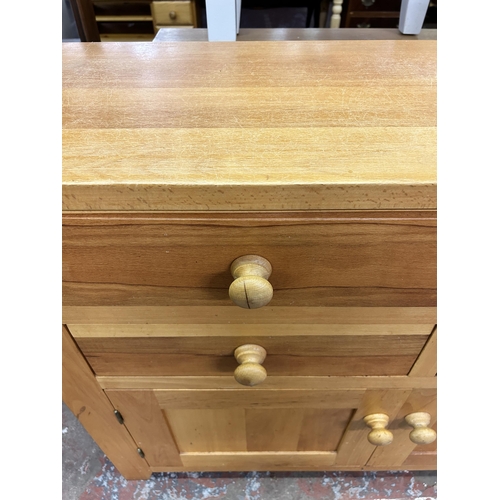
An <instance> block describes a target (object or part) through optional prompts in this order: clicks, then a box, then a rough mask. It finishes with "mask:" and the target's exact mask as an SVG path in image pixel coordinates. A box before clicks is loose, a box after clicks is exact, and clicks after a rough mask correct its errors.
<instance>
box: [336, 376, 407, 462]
mask: <svg viewBox="0 0 500 500" xmlns="http://www.w3.org/2000/svg"><path fill="white" fill-rule="evenodd" d="M404 378H405V379H406V380H408V377H404ZM393 379H394V377H388V378H387V379H386V380H387V382H391V381H392V382H393V383H394V380H393ZM413 380H416V379H413ZM388 387H390V388H388V389H383V388H382V387H381V385H379V386H378V387H374V388H371V389H370V390H367V391H366V392H365V394H364V396H363V398H362V401H361V404H360V405H358V406H357V407H356V408H357V409H356V412H355V413H354V415H353V417H352V419H351V421H350V422H349V425H348V427H347V432H345V433H344V435H343V437H342V440H341V442H340V445H339V447H338V456H337V464H338V465H341V466H346V467H348V466H353V465H356V464H360V463H362V464H366V463H368V461H369V459H370V456H371V455H372V454H373V453H374V451H375V450H379V449H383V450H386V451H387V454H388V455H389V456H390V454H391V452H392V448H393V446H394V443H393V444H392V445H391V446H375V445H373V444H372V443H370V442H369V441H368V439H367V436H368V434H369V432H368V427H367V426H366V423H365V421H364V417H365V416H366V415H371V414H375V413H383V414H385V415H388V416H389V419H390V420H391V421H392V420H393V419H394V418H395V417H396V416H397V415H398V412H399V411H400V409H401V407H402V406H403V404H404V403H405V401H406V400H407V399H408V396H409V395H410V394H411V387H412V386H411V385H410V386H407V387H408V388H407V389H404V388H403V387H402V386H400V388H396V387H397V386H395V385H392V386H391V385H389V384H388Z"/></svg>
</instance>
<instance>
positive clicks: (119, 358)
mask: <svg viewBox="0 0 500 500" xmlns="http://www.w3.org/2000/svg"><path fill="white" fill-rule="evenodd" d="M87 359H88V362H89V363H90V365H91V366H92V369H93V370H94V371H95V373H96V374H97V375H100V376H113V377H118V378H119V377H120V376H121V375H123V374H126V375H127V376H135V377H162V376H171V377H175V376H192V377H200V376H205V377H213V376H217V375H221V376H225V375H232V374H233V372H234V370H235V368H236V366H237V365H236V363H235V361H234V358H233V357H231V356H210V355H203V354H201V355H200V354H123V353H96V354H90V355H88V358H87ZM414 361H415V356H397V355H392V356H376V355H373V356H356V355H354V356H301V357H297V356H294V355H272V356H269V357H268V358H267V359H266V365H265V368H266V371H267V373H268V375H270V376H272V377H281V378H283V377H294V378H295V377H297V376H299V377H300V376H301V377H304V376H314V377H321V376H330V377H335V376H337V377H342V376H344V377H345V376H360V375H363V376H371V377H373V376H401V375H406V374H407V373H408V370H409V369H410V367H411V365H412V364H413V362H414Z"/></svg>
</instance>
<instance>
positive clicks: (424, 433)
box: [405, 411, 437, 444]
mask: <svg viewBox="0 0 500 500" xmlns="http://www.w3.org/2000/svg"><path fill="white" fill-rule="evenodd" d="M405 420H406V423H407V424H409V425H411V426H412V427H413V430H412V431H411V432H410V440H411V441H412V442H414V443H415V444H430V443H433V442H434V441H435V440H436V436H437V435H436V431H435V430H434V429H431V428H430V427H429V424H430V423H431V416H430V415H429V414H428V413H426V412H425V411H418V412H415V413H410V414H409V415H406V417H405Z"/></svg>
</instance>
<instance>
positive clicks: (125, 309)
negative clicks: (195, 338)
mask: <svg viewBox="0 0 500 500" xmlns="http://www.w3.org/2000/svg"><path fill="white" fill-rule="evenodd" d="M62 316H63V322H65V323H68V324H71V325H73V326H74V325H77V324H78V325H92V324H98V325H108V324H133V325H144V324H147V323H151V324H163V325H166V324H170V325H173V324H178V325H186V324H197V325H205V324H206V325H214V324H220V323H228V324H229V323H230V324H233V325H241V324H249V325H255V324H259V325H263V324H269V325H275V324H295V325H297V324H317V325H326V324H349V325H362V324H368V325H388V324H392V325H395V324H398V325H400V324H405V325H408V324H417V325H423V324H429V323H432V324H435V322H436V321H437V310H436V307H273V306H272V305H269V306H267V307H263V308H261V309H256V310H254V311H252V313H251V314H242V311H241V310H240V309H238V308H237V307H224V306H192V307H190V306H171V307H169V306H167V307H165V306H158V307H155V306H63V307H62Z"/></svg>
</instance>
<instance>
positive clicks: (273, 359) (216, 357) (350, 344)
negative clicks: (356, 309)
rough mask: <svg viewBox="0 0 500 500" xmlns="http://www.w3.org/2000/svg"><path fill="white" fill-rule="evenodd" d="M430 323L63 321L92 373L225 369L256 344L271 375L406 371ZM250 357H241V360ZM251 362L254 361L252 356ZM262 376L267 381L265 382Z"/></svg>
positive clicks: (194, 372) (164, 373)
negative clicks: (240, 350) (243, 348)
mask: <svg viewBox="0 0 500 500" xmlns="http://www.w3.org/2000/svg"><path fill="white" fill-rule="evenodd" d="M433 327H434V325H432V324H417V325H412V324H402V325H399V324H390V325H385V324H375V325H365V324H317V325H305V324H250V325H248V324H207V325H203V324H162V325H116V324H106V325H92V324H90V325H71V324H70V325H68V328H69V330H70V332H71V333H72V335H73V337H74V338H75V340H76V342H77V344H78V346H79V348H80V349H81V351H82V352H83V354H84V355H85V357H86V359H87V361H88V362H89V364H90V365H91V367H92V369H93V370H94V372H95V373H96V374H97V375H110V376H113V375H118V376H119V375H126V376H217V375H221V376H227V375H232V374H233V372H234V371H235V370H236V369H237V368H238V362H237V360H236V359H235V356H234V353H235V350H236V349H237V348H238V347H240V346H242V345H249V344H250V345H253V346H259V347H260V348H262V349H263V351H259V352H262V353H263V356H265V358H264V359H262V361H259V362H260V363H261V365H262V366H263V367H264V369H265V370H266V371H267V374H268V375H269V376H350V375H364V376H389V375H407V374H408V372H409V371H410V369H411V368H412V366H413V365H414V363H415V361H416V359H417V357H418V355H419V354H420V352H421V351H422V349H423V347H424V345H425V343H426V342H427V340H428V338H429V335H430V334H431V331H432V329H433ZM238 361H239V362H240V363H241V364H244V363H246V362H249V361H248V360H247V359H246V358H240V359H239V360H238ZM250 361H252V360H250ZM264 383H265V382H264Z"/></svg>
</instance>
